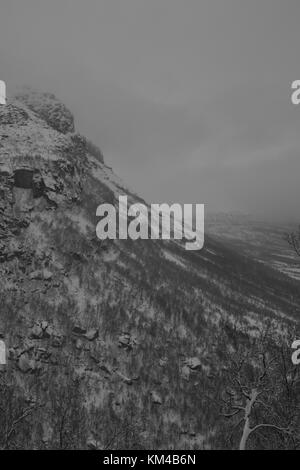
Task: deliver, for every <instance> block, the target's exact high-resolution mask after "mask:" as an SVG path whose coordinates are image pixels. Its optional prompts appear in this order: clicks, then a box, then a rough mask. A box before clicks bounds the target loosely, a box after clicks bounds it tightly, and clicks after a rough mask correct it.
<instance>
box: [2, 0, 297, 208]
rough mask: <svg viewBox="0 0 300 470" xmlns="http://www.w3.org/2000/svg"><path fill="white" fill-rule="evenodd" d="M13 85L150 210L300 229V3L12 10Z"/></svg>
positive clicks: (77, 0) (145, 2)
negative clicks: (39, 93) (52, 114)
mask: <svg viewBox="0 0 300 470" xmlns="http://www.w3.org/2000/svg"><path fill="white" fill-rule="evenodd" d="M0 79H2V80H5V81H6V82H7V87H8V93H9V92H12V90H13V89H14V88H15V86H16V85H23V84H25V85H30V86H32V87H33V88H38V89H41V90H45V91H51V92H54V93H56V94H57V95H58V96H59V97H60V98H61V99H62V100H63V101H64V102H65V103H66V104H67V105H68V106H69V108H70V109H71V110H72V112H73V113H74V114H75V117H76V124H77V128H78V129H79V130H80V131H81V132H83V133H85V134H86V135H87V136H88V137H89V138H91V139H92V140H93V141H94V142H95V143H97V144H98V145H99V146H100V147H101V149H102V151H103V153H104V157H105V160H106V162H108V163H109V164H111V165H112V166H113V168H114V170H115V172H116V173H118V174H119V175H120V176H121V177H122V178H123V179H124V180H125V181H126V183H128V184H129V185H130V186H132V187H133V188H134V189H135V190H136V191H137V192H139V193H140V194H141V195H142V196H144V197H145V198H146V199H147V200H148V202H163V201H166V202H171V201H178V202H186V203H188V202H194V203H196V202H198V203H205V204H207V205H208V208H210V209H211V210H221V211H223V210H225V211H227V210H241V211H245V212H252V213H255V212H260V213H262V214H264V215H265V216H279V215H283V216H287V215H288V216H294V217H297V216H299V217H300V205H299V201H300V183H299V179H300V105H299V107H296V106H294V105H292V104H291V101H290V95H291V91H290V86H291V83H292V81H294V80H296V79H300V2H299V0H285V1H283V0H84V1H83V0H50V1H49V0H1V3H0Z"/></svg>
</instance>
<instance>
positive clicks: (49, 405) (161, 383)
mask: <svg viewBox="0 0 300 470" xmlns="http://www.w3.org/2000/svg"><path fill="white" fill-rule="evenodd" d="M0 138H1V141H0V194H1V199H0V217H1V218H0V296H1V314H0V332H1V334H2V337H4V338H5V341H6V344H7V346H8V348H9V359H8V365H7V367H6V368H5V369H4V371H3V372H2V379H3V380H4V381H5V386H6V388H3V390H2V389H1V390H2V395H1V393H0V399H1V401H2V402H3V404H4V405H5V403H7V401H9V403H10V404H11V407H8V409H10V410H11V411H10V415H9V416H8V417H6V420H12V421H13V417H14V413H16V412H17V411H14V410H19V412H21V410H22V409H23V408H24V407H25V409H26V406H27V405H28V403H29V404H30V405H29V406H30V407H31V408H30V415H29V414H28V417H26V419H25V420H24V421H22V422H21V426H20V427H18V428H17V429H15V431H14V433H13V435H12V436H10V439H9V440H8V439H7V435H6V436H5V435H2V434H1V435H0V439H1V445H3V446H6V447H25V448H72V447H75V448H76V447H80V448H87V447H90V448H116V447H118V448H140V447H145V448H209V447H218V446H221V445H222V442H221V441H220V440H219V437H218V436H219V434H218V433H219V431H220V429H222V426H223V421H222V418H221V416H220V413H219V410H218V409H217V408H216V406H215V404H214V402H213V401H212V400H210V397H212V396H213V395H214V393H215V392H216V391H217V390H219V389H220V388H222V383H223V382H222V380H223V379H222V377H221V370H222V368H224V367H225V366H226V360H227V355H226V352H230V353H231V354H232V353H233V352H234V351H237V350H238V349H239V348H240V347H244V348H245V349H247V348H251V344H252V343H251V338H254V339H255V338H257V337H258V336H259V334H260V332H261V331H262V330H263V329H264V327H267V325H269V328H272V330H273V331H274V333H273V334H274V335H275V336H276V338H277V336H278V338H284V337H286V336H287V335H288V334H289V332H293V331H295V330H296V328H297V327H298V326H297V325H298V322H299V313H300V293H299V289H298V284H297V283H296V281H293V280H289V279H287V278H286V277H285V276H283V275H281V274H280V273H277V272H276V271H273V270H272V269H269V268H267V267H265V266H262V265H260V264H259V263H257V262H255V261H253V260H251V259H250V258H249V257H243V256H240V255H237V254H236V253H235V252H234V251H232V250H230V248H225V247H224V246H223V245H222V244H221V243H219V242H216V241H213V240H210V239H207V240H206V242H205V248H204V249H203V250H201V251H200V252H187V251H185V250H184V249H183V248H182V247H181V246H180V245H178V244H177V243H175V242H167V241H159V240H153V241H149V240H137V241H131V240H109V241H105V242H100V241H99V240H98V239H97V238H96V235H95V227H96V223H97V219H96V208H97V206H98V205H99V204H100V203H102V202H111V203H116V202H117V198H118V196H119V195H120V194H122V195H124V194H127V195H128V198H129V201H130V202H133V201H138V200H139V198H138V196H137V195H135V194H134V193H133V192H131V191H130V190H129V189H128V188H126V187H125V186H124V184H123V183H122V181H121V180H119V178H118V177H117V176H115V175H114V173H113V171H112V170H111V169H110V168H109V167H108V166H107V165H106V164H105V163H104V160H103V156H102V154H101V151H100V150H99V149H97V148H96V147H95V146H94V145H92V144H91V143H90V142H88V141H87V140H86V139H85V138H84V137H83V136H81V135H79V134H78V133H76V132H75V130H74V121H73V118H72V115H71V113H70V112H69V111H68V110H67V109H66V108H65V107H64V105H62V104H61V103H60V102H59V101H58V100H57V99H56V98H55V97H54V96H53V95H49V94H46V95H40V94H38V93H29V92H28V93H26V94H25V95H20V96H18V97H17V98H15V99H14V100H12V101H11V102H9V103H8V104H7V106H2V107H0ZM275 336H274V338H275ZM224 349H225V350H224ZM12 387H13V390H14V393H13V394H11V393H10V391H11V390H12ZM1 390H0V392H1ZM0 419H1V418H0ZM0 428H1V426H0ZM29 429H30V433H29V432H28V430H29Z"/></svg>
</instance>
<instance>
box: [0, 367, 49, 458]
mask: <svg viewBox="0 0 300 470" xmlns="http://www.w3.org/2000/svg"><path fill="white" fill-rule="evenodd" d="M42 406H43V405H42V404H39V403H36V402H34V401H30V400H26V398H25V397H24V395H22V394H21V393H20V394H19V393H18V387H17V386H16V384H15V383H14V382H13V379H12V378H8V376H7V375H6V374H3V375H2V376H1V377H0V445H1V448H2V449H10V448H18V447H19V446H20V444H22V447H23V444H24V443H23V442H21V441H22V439H23V436H24V435H26V434H27V433H26V432H24V429H25V428H27V427H28V426H29V418H31V417H32V416H33V415H34V413H35V412H36V411H37V410H38V408H41V407H42Z"/></svg>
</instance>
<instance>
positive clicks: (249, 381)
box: [221, 344, 300, 450]
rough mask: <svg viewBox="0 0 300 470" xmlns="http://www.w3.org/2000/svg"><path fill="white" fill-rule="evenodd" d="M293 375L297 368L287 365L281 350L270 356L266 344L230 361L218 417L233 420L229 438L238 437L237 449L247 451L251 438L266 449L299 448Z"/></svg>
mask: <svg viewBox="0 0 300 470" xmlns="http://www.w3.org/2000/svg"><path fill="white" fill-rule="evenodd" d="M267 351H269V352H267ZM283 356H284V357H283ZM290 369H292V370H290ZM296 374H297V372H296V368H291V367H290V364H289V363H287V362H286V360H285V355H284V353H283V349H282V350H279V351H278V352H277V353H275V352H274V351H272V354H270V350H269V349H268V348H267V345H266V344H264V345H263V349H261V350H260V351H258V352H256V353H255V354H253V353H251V352H248V353H246V354H244V355H238V357H237V358H236V359H235V360H232V362H231V366H230V368H229V369H227V370H226V375H227V381H226V382H227V385H226V388H225V391H224V393H223V396H222V398H221V401H222V407H221V414H222V416H223V417H224V418H226V419H229V420H230V421H232V427H231V434H230V436H229V438H230V439H231V438H232V436H233V434H234V433H235V434H236V435H239V438H238V439H239V445H238V447H239V449H240V450H245V449H246V448H247V445H249V442H250V441H249V439H250V437H251V438H252V442H253V441H254V440H256V444H258V445H259V443H260V442H262V441H265V443H266V444H267V445H268V446H269V447H270V446H272V443H273V445H274V443H275V442H276V446H277V445H280V447H283V448H290V447H291V448H298V446H299V444H300V434H299V412H300V407H299V401H298V400H299V399H298V395H299V391H297V389H296V387H297V383H298V381H297V378H296Z"/></svg>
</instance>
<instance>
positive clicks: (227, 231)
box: [206, 213, 300, 280]
mask: <svg viewBox="0 0 300 470" xmlns="http://www.w3.org/2000/svg"><path fill="white" fill-rule="evenodd" d="M299 222H300V221H299ZM206 230H207V233H209V234H211V235H212V236H213V237H214V238H216V239H217V240H221V241H222V243H224V244H225V245H227V246H229V247H231V248H233V249H234V250H236V251H237V252H239V253H244V254H246V255H249V257H252V258H255V259H256V260H257V261H259V262H261V263H265V264H267V265H268V266H271V267H273V268H274V269H276V270H278V271H280V272H282V273H284V274H286V275H288V276H289V277H291V278H293V279H297V280H300V258H299V257H298V256H297V255H296V253H295V252H294V251H293V249H292V248H291V247H290V246H289V244H288V242H287V240H286V235H287V234H288V233H291V232H293V231H295V230H297V225H296V224H295V223H294V222H291V223H283V222H282V223H279V222H278V223H275V222H266V221H263V220H259V219H258V218H255V217H253V216H251V215H246V214H242V213H227V214H226V213H217V214H210V215H209V216H208V217H206Z"/></svg>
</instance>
